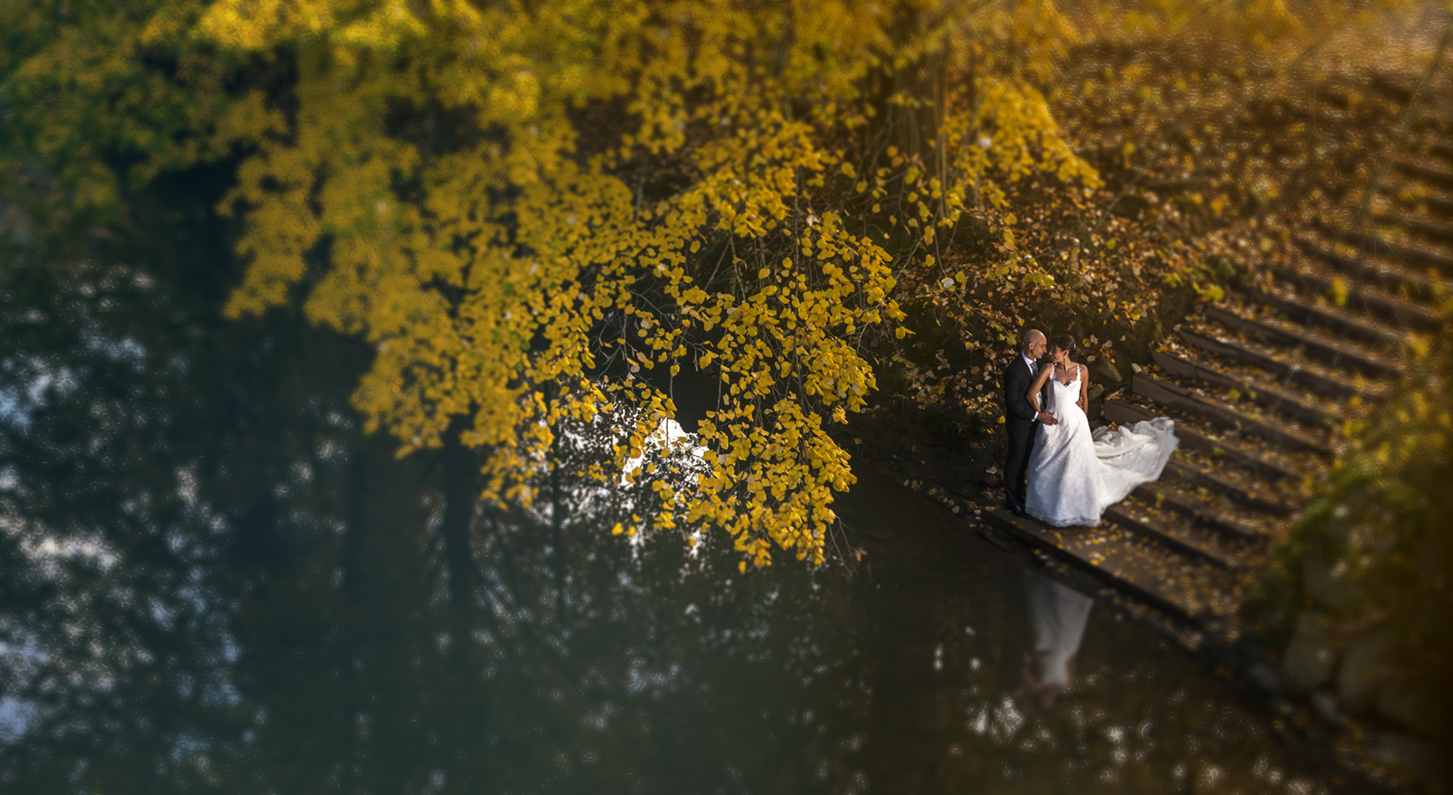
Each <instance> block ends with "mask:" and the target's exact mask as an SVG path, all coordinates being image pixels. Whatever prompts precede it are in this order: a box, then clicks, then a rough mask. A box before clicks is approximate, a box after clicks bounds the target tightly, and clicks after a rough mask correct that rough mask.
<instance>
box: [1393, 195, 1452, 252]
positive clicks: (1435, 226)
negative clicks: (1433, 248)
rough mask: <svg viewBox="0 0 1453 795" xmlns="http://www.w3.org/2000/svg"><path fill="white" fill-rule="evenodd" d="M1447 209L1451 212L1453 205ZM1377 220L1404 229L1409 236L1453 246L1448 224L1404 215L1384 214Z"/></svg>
mask: <svg viewBox="0 0 1453 795" xmlns="http://www.w3.org/2000/svg"><path fill="white" fill-rule="evenodd" d="M1430 198H1431V197H1430ZM1448 207H1449V210H1450V211H1453V203H1450V204H1449V205H1448ZM1378 220H1379V221H1380V222H1382V223H1385V224H1388V225H1391V226H1395V227H1401V228H1403V229H1406V230H1408V232H1409V233H1410V234H1414V235H1417V236H1418V237H1421V238H1423V239H1424V240H1428V241H1431V242H1434V243H1440V244H1446V245H1453V226H1450V225H1448V224H1440V223H1436V222H1434V221H1429V220H1426V219H1423V218H1419V217H1417V216H1414V215H1407V214H1404V213H1384V214H1381V215H1379V217H1378Z"/></svg>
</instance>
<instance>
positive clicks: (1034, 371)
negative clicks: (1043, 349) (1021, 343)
mask: <svg viewBox="0 0 1453 795" xmlns="http://www.w3.org/2000/svg"><path fill="white" fill-rule="evenodd" d="M1019 356H1020V358H1022V359H1024V363H1025V364H1027V365H1029V377H1030V378H1038V377H1039V366H1038V365H1037V364H1035V362H1034V360H1033V359H1031V358H1029V356H1028V355H1026V354H1025V353H1023V352H1022V351H1021V352H1020V354H1019ZM1030 422H1039V415H1038V414H1036V415H1034V417H1033V419H1031V420H1030Z"/></svg>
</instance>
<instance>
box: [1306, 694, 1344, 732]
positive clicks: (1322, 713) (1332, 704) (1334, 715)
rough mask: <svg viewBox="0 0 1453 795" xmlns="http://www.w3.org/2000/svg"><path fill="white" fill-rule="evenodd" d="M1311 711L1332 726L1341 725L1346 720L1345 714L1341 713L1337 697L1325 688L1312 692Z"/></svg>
mask: <svg viewBox="0 0 1453 795" xmlns="http://www.w3.org/2000/svg"><path fill="white" fill-rule="evenodd" d="M1311 701H1312V711H1313V712H1316V713H1317V716H1318V717H1320V718H1321V719H1322V720H1324V721H1327V722H1328V723H1330V724H1332V725H1333V726H1341V725H1342V724H1344V723H1346V722H1347V716H1346V715H1343V714H1342V710H1341V708H1340V705H1338V703H1337V697H1336V696H1334V695H1332V694H1331V693H1328V692H1327V691H1325V690H1318V691H1317V692H1315V693H1313V694H1312V699H1311Z"/></svg>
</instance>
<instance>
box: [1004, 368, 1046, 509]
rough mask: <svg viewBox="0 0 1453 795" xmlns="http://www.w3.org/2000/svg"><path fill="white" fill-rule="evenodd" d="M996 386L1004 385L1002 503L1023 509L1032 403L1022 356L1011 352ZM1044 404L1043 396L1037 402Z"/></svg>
mask: <svg viewBox="0 0 1453 795" xmlns="http://www.w3.org/2000/svg"><path fill="white" fill-rule="evenodd" d="M1000 383H1002V384H1003V385H1004V427H1005V430H1007V431H1008V432H1009V454H1008V455H1007V456H1006V457H1005V460H1004V501H1005V503H1006V505H1005V507H1007V508H1009V509H1010V510H1012V511H1023V510H1024V488H1025V485H1026V481H1027V478H1028V475H1029V454H1030V453H1031V452H1033V450H1034V434H1035V431H1036V430H1037V429H1036V428H1035V427H1034V425H1035V423H1034V417H1035V414H1036V412H1035V410H1034V404H1033V403H1030V402H1029V387H1031V386H1033V385H1034V374H1033V373H1032V372H1031V371H1030V369H1029V365H1028V364H1027V363H1026V362H1025V361H1024V354H1022V353H1015V354H1014V360H1013V361H1011V362H1010V363H1009V366H1008V367H1007V368H1005V369H1004V374H1003V376H1001V377H1000ZM1039 405H1041V406H1043V405H1044V397H1043V396H1041V397H1040V399H1039Z"/></svg>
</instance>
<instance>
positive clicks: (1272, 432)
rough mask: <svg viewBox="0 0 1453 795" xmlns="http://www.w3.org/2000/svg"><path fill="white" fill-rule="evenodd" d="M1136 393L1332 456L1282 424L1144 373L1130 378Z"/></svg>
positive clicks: (1276, 441)
mask: <svg viewBox="0 0 1453 795" xmlns="http://www.w3.org/2000/svg"><path fill="white" fill-rule="evenodd" d="M1131 389H1132V390H1133V391H1134V392H1135V394H1137V395H1140V396H1141V397H1143V398H1146V399H1148V400H1153V401H1155V402H1157V403H1160V404H1162V405H1165V406H1171V407H1173V408H1176V409H1179V410H1181V411H1184V412H1186V413H1187V414H1194V415H1196V416H1199V417H1204V418H1205V419H1207V420H1209V421H1210V422H1211V423H1212V424H1214V425H1220V426H1221V427H1223V428H1231V429H1234V430H1237V431H1242V432H1245V433H1250V434H1254V435H1256V436H1259V437H1261V438H1263V439H1266V440H1267V441H1269V442H1272V443H1274V444H1277V445H1280V446H1282V447H1286V448H1288V449H1291V450H1306V451H1309V452H1313V453H1318V454H1321V455H1331V453H1332V450H1331V448H1329V447H1327V445H1326V444H1324V443H1322V442H1321V441H1319V440H1316V439H1309V438H1307V437H1306V436H1303V435H1302V434H1300V433H1298V432H1295V431H1292V430H1291V429H1289V428H1287V427H1285V426H1284V425H1282V424H1280V423H1273V422H1268V421H1266V420H1259V419H1254V418H1252V417H1248V416H1246V415H1244V414H1242V413H1240V412H1238V411H1235V410H1234V409H1230V408H1227V407H1226V406H1222V405H1220V404H1218V403H1214V402H1212V401H1210V400H1207V399H1206V398H1203V397H1201V396H1200V395H1196V394H1193V393H1192V392H1190V391H1188V390H1187V389H1185V388H1184V387H1182V386H1180V385H1178V384H1173V383H1171V382H1169V381H1164V380H1161V379H1159V378H1155V377H1153V376H1150V375H1146V374H1145V373H1136V374H1135V377H1134V378H1133V379H1131Z"/></svg>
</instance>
